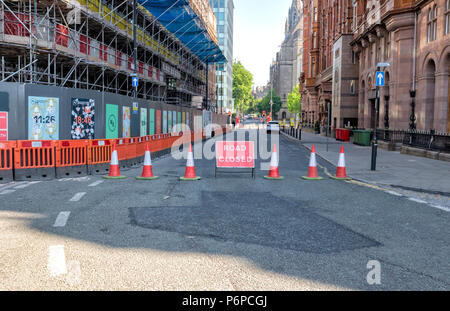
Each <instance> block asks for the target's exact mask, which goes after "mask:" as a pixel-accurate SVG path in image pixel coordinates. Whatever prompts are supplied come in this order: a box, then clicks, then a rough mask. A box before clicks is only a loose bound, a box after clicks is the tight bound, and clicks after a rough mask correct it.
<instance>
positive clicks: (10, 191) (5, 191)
mask: <svg viewBox="0 0 450 311" xmlns="http://www.w3.org/2000/svg"><path fill="white" fill-rule="evenodd" d="M13 192H16V190H12V189H11V190H3V191H2V192H0V195H3V194H10V193H13Z"/></svg>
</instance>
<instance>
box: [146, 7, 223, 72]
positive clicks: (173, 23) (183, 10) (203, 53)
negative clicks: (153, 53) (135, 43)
mask: <svg viewBox="0 0 450 311" xmlns="http://www.w3.org/2000/svg"><path fill="white" fill-rule="evenodd" d="M138 2H139V4H141V5H142V6H143V7H145V8H146V9H147V10H148V11H149V12H150V13H151V14H153V16H154V17H155V18H157V19H158V21H159V22H160V23H161V25H163V26H164V27H165V28H166V29H167V30H168V31H170V32H171V33H172V34H173V35H174V36H175V37H176V38H178V40H180V41H181V43H183V44H184V45H185V46H186V47H187V48H189V49H190V50H191V52H192V53H193V54H194V55H196V56H197V57H198V58H199V59H200V60H201V61H203V62H204V63H224V62H226V61H227V59H226V58H225V56H224V55H223V53H222V50H221V49H220V47H219V46H218V45H217V44H216V43H215V42H214V41H213V40H212V38H211V37H210V35H209V34H208V32H207V30H206V28H205V26H204V25H203V23H202V22H201V20H200V18H199V17H198V16H197V14H196V13H195V12H194V11H193V9H192V8H191V7H190V5H189V2H188V0H151V1H148V0H138Z"/></svg>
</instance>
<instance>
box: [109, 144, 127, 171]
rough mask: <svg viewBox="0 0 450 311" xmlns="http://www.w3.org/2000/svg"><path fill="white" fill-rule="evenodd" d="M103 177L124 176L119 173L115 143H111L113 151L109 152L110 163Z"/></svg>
mask: <svg viewBox="0 0 450 311" xmlns="http://www.w3.org/2000/svg"><path fill="white" fill-rule="evenodd" d="M103 178H105V179H124V178H126V177H125V176H121V175H120V168H119V157H118V156H117V149H116V145H115V144H114V145H113V151H112V154H111V164H110V166H109V175H108V176H103Z"/></svg>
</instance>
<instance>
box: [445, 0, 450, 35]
mask: <svg viewBox="0 0 450 311" xmlns="http://www.w3.org/2000/svg"><path fill="white" fill-rule="evenodd" d="M445 34H446V35H448V34H450V0H447V1H446V2H445Z"/></svg>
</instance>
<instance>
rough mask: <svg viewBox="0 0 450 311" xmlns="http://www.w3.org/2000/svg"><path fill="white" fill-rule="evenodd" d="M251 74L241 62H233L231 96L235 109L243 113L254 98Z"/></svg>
mask: <svg viewBox="0 0 450 311" xmlns="http://www.w3.org/2000/svg"><path fill="white" fill-rule="evenodd" d="M252 86H253V75H252V74H251V73H250V71H248V70H247V69H245V67H244V65H242V64H241V62H234V63H233V98H234V102H235V107H236V110H238V111H240V112H243V113H245V112H246V111H248V110H249V108H250V104H251V103H252V101H253V100H254V98H253V96H252Z"/></svg>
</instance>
